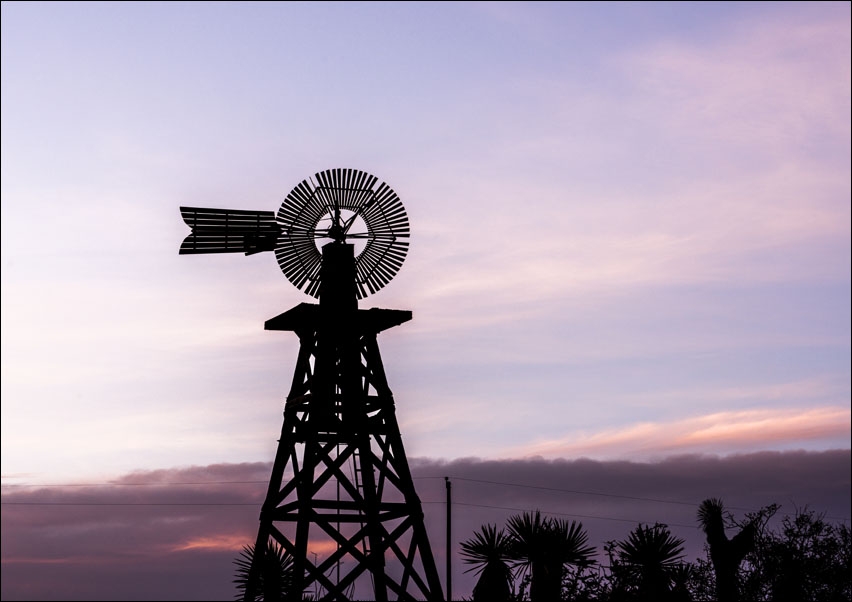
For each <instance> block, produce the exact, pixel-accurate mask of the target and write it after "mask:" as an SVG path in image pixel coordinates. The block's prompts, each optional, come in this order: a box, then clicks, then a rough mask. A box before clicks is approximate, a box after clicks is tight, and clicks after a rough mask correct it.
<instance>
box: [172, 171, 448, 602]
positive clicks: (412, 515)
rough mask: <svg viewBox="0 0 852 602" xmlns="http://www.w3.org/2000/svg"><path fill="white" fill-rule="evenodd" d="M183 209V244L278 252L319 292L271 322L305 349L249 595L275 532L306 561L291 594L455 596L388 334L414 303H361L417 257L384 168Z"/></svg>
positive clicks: (206, 249)
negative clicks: (251, 204) (243, 204)
mask: <svg viewBox="0 0 852 602" xmlns="http://www.w3.org/2000/svg"><path fill="white" fill-rule="evenodd" d="M181 214H182V215H183V219H184V221H185V222H186V223H187V225H189V227H190V228H191V229H192V233H191V234H190V235H189V236H187V237H186V239H185V240H184V241H183V244H182V245H181V249H180V253H182V254H189V253H245V254H247V255H248V254H252V253H257V252H261V251H274V252H275V255H276V257H277V259H278V263H279V265H280V267H281V269H282V271H283V272H284V274H285V275H286V276H287V278H288V279H289V280H290V281H291V282H292V283H293V284H294V285H295V286H296V287H297V288H300V289H304V291H305V292H306V293H308V294H310V295H312V296H314V297H317V298H319V304H312V303H301V304H299V305H297V306H296V307H294V308H292V309H290V310H289V311H287V312H284V313H283V314H281V315H279V316H277V317H275V318H272V319H270V320H268V321H267V322H266V325H265V328H266V329H267V330H286V331H292V332H295V333H296V335H297V336H298V337H299V343H300V349H299V355H298V358H297V360H296V369H295V372H294V375H293V383H292V386H291V388H290V392H289V394H288V395H287V401H286V403H285V408H284V424H283V426H282V429H281V438H280V439H279V443H278V451H277V453H276V456H275V461H274V463H273V467H272V475H271V477H270V481H269V488H268V491H267V494H266V500H265V502H264V504H263V507H262V509H261V513H260V527H259V529H258V534H257V541H256V544H255V548H254V550H255V551H254V555H253V558H252V565H251V569H250V572H249V577H248V583H247V587H246V591H245V597H244V599H245V600H254V599H255V596H256V594H259V593H260V592H259V589H260V584H261V583H262V574H261V573H262V570H263V569H262V568H261V567H263V566H264V554H265V553H266V550H267V546H268V543H269V542H270V541H275V542H277V543H278V544H279V545H280V546H281V547H282V548H283V549H284V550H286V551H287V552H289V553H290V554H291V555H292V557H293V560H294V569H293V578H292V585H291V586H290V587H289V589H288V591H289V599H292V600H301V599H302V595H303V593H304V594H313V593H316V594H318V596H319V597H320V598H321V599H325V600H349V599H352V598H353V597H359V598H364V596H365V595H369V594H366V591H369V592H370V594H372V595H373V596H374V599H375V600H382V601H383V600H388V599H399V600H413V599H426V600H442V599H443V594H442V591H441V584H440V581H439V579H438V573H437V569H436V566H435V562H434V558H433V556H432V550H431V547H430V545H429V539H428V536H427V533H426V529H425V526H424V522H423V511H422V506H421V503H420V499H419V498H418V497H417V493H416V491H415V489H414V482H413V480H412V478H411V473H410V471H409V467H408V461H407V459H406V456H405V450H404V448H403V445H402V438H401V436H400V431H399V425H398V423H397V420H396V411H395V404H394V399H393V394H392V393H391V390H390V388H389V386H388V382H387V378H386V376H385V372H384V367H383V364H382V359H381V355H380V353H379V347H378V343H377V340H376V337H377V335H378V334H379V333H380V332H382V331H384V330H387V329H388V328H391V327H393V326H397V325H399V324H402V323H404V322H406V321H408V320H410V319H411V312H409V311H400V310H390V309H375V308H374V309H359V308H358V300H359V299H362V298H364V297H366V296H367V295H368V294H371V293H374V292H376V291H378V290H379V289H381V288H382V287H383V286H384V285H385V284H387V283H388V282H389V281H390V280H391V278H393V277H394V275H395V274H396V273H397V271H398V270H399V268H400V266H401V265H402V262H403V261H404V259H405V255H406V253H407V250H408V242H407V239H408V236H409V226H408V217H407V215H406V213H405V208H404V207H403V206H402V203H401V202H400V200H399V198H398V197H397V195H396V194H395V193H394V192H393V190H391V189H390V188H389V187H388V186H387V185H386V184H384V183H379V182H378V180H377V178H376V177H375V176H372V175H370V174H367V173H365V172H361V171H357V170H351V169H335V170H328V171H324V172H320V173H317V174H316V180H315V181H313V180H305V181H303V182H301V183H300V184H299V185H297V186H296V187H295V188H294V189H293V191H291V192H290V194H289V195H288V196H287V198H286V199H285V200H284V202H283V204H282V205H281V208H280V209H279V211H278V213H277V215H275V214H273V213H272V212H266V211H238V210H223V209H202V208H192V207H181ZM322 241H328V242H325V244H322V246H321V247H320V246H318V244H317V243H318V242H322ZM317 550H319V551H317ZM309 556H313V559H312V558H310V557H309Z"/></svg>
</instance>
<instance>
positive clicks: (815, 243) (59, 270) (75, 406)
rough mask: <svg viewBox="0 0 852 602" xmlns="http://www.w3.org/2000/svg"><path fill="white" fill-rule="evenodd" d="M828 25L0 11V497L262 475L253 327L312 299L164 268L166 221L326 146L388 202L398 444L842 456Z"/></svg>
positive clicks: (781, 7)
mask: <svg viewBox="0 0 852 602" xmlns="http://www.w3.org/2000/svg"><path fill="white" fill-rule="evenodd" d="M850 12H852V8H850V4H849V3H847V2H840V3H820V2H809V3H804V2H802V3H795V2H789V3H787V2H785V3H772V2H737V3H699V2H694V3H693V2H691V3H669V2H665V3H633V2H631V3H556V2H546V3H535V2H525V3H513V2H495V3H387V2H380V3H359V2H346V3H267V2H257V3H254V2H240V3H231V2H223V3H195V2H192V3H189V2H187V3H178V2H169V3H147V2H146V3H103V2H98V3H78V2H65V3H41V2H27V3H23V2H3V4H2V42H1V43H2V82H0V83H2V88H0V90H1V91H0V94H2V173H0V176H2V177H0V191H1V192H2V220H0V228H2V236H1V237H0V245H1V246H2V253H0V268H2V271H0V276H1V277H2V325H1V326H2V328H0V333H2V334H0V336H2V350H0V351H2V392H1V394H2V421H0V425H2V454H1V455H2V483H3V486H4V496H6V492H7V491H10V492H14V491H18V489H15V488H17V487H20V486H25V485H32V484H45V483H47V484H51V483H52V484H70V483H80V482H83V483H86V482H88V483H92V482H94V483H97V482H107V481H111V480H113V479H116V478H119V477H121V478H125V477H124V476H122V475H127V474H134V473H135V471H143V472H142V473H141V474H145V475H150V474H159V473H157V471H172V472H169V473H168V474H189V473H192V472H193V471H198V470H200V469H199V468H197V467H206V466H254V467H257V466H260V467H261V468H262V470H260V469H258V470H257V472H259V473H265V471H266V469H267V464H266V463H268V462H269V461H271V459H272V458H273V455H274V451H275V446H276V439H277V437H278V434H279V431H280V427H281V411H282V406H283V400H284V397H285V396H286V394H287V391H288V388H289V385H290V380H291V378H292V370H293V366H294V362H295V358H296V353H297V351H298V343H297V339H296V337H295V336H293V335H292V334H291V333H282V332H267V331H264V330H263V323H264V321H265V320H267V319H269V318H271V317H273V316H275V315H278V314H279V313H281V312H283V311H285V310H287V309H289V308H290V307H292V306H294V305H296V304H298V303H301V302H306V301H310V298H308V297H307V296H305V295H304V294H303V293H301V292H299V291H298V290H296V289H295V288H293V287H292V286H291V285H290V283H289V282H288V281H287V279H286V278H285V277H284V276H283V275H282V274H281V272H280V270H279V268H278V266H277V265H276V262H275V257H274V256H273V255H272V254H271V253H265V254H258V255H253V256H249V257H246V256H240V255H210V256H179V255H178V248H179V246H180V243H181V241H182V240H183V238H184V236H186V234H187V233H188V229H187V227H186V226H185V225H184V223H183V222H182V220H181V218H180V213H179V210H178V208H179V207H180V206H182V205H187V206H199V207H221V208H233V209H254V210H265V211H275V210H277V208H278V207H279V206H280V204H281V202H282V201H283V199H284V197H285V196H286V195H287V193H288V192H289V191H290V190H291V189H292V188H293V187H294V186H295V185H296V184H297V183H299V182H301V181H302V180H304V179H306V178H308V177H310V176H312V175H313V174H314V173H316V172H318V171H321V170H325V169H329V168H335V167H347V168H354V169H360V170H363V171H367V172H369V173H372V174H374V175H376V176H377V177H378V178H380V179H381V180H383V181H385V182H387V183H388V184H389V185H390V186H391V187H392V188H393V189H394V190H395V191H396V192H397V193H398V194H399V196H400V198H401V199H402V201H403V203H404V204H405V206H406V209H407V211H408V214H409V218H410V220H411V225H412V238H411V250H410V253H409V256H408V258H407V260H406V262H405V265H404V266H403V267H402V269H401V271H400V272H399V274H398V275H397V277H396V278H395V279H394V280H393V281H392V282H391V283H390V284H389V285H388V286H387V287H385V288H384V289H383V290H381V291H380V292H379V293H378V294H376V295H374V296H371V297H368V298H367V299H366V300H364V301H362V302H361V306H362V307H374V306H375V307H385V308H393V309H407V310H411V311H412V312H413V315H414V318H413V320H412V321H411V322H409V323H407V324H405V325H403V326H400V327H399V328H396V329H393V330H391V331H389V332H386V333H383V334H382V335H381V336H380V337H379V344H380V347H381V350H382V353H383V358H384V362H385V367H386V369H387V372H388V379H389V382H390V386H391V388H392V389H393V392H394V395H395V398H396V403H397V412H398V416H399V419H400V424H401V429H402V434H403V439H404V442H405V446H406V451H407V453H408V456H409V457H410V458H415V459H419V460H418V461H420V462H423V463H425V465H426V466H438V467H442V466H445V464H442V462H444V461H446V462H450V464H447V465H446V466H460V465H459V464H458V462H465V461H467V460H464V459H466V458H480V459H483V460H489V461H491V460H493V461H498V460H499V461H502V462H508V463H512V462H524V461H532V460H530V459H531V458H535V457H541V458H543V459H545V460H549V461H554V462H557V463H558V462H562V461H563V460H564V461H566V462H573V461H577V459H579V458H589V459H591V460H593V461H595V462H613V461H620V460H625V459H630V460H633V461H640V462H645V463H649V465H650V464H653V465H655V466H656V465H659V466H663V465H664V463H665V462H668V461H669V460H667V459H669V458H672V457H681V456H683V455H684V454H690V457H693V458H706V457H720V458H739V457H740V456H739V455H738V454H753V453H757V452H766V451H775V452H780V451H788V452H791V451H792V450H805V451H807V452H812V453H827V451H828V450H838V449H839V450H845V451H846V456H845V457H846V458H847V460H844V461H839V460H838V461H836V462H835V461H834V460H833V462H834V464H832V465H833V466H841V468H843V467H846V468H848V450H849V448H850V420H852V417H850V402H852V386H850V380H852V375H850V362H852V342H850V328H851V327H850V314H852V295H850V286H851V285H850V271H852V260H850V256H852V251H850V249H851V248H852V244H850V240H852V236H850V221H852V220H851V219H850V218H851V217H852V216H850V198H852V181H851V180H852V178H851V177H850V162H852V152H850V138H852V118H850V114H852V102H850V88H851V87H852V78H850V63H852V59H850V47H852V43H851V42H850V31H852V18H850ZM743 457H745V456H743ZM784 457H786V456H784ZM818 457H820V458H821V457H823V456H818ZM826 457H827V456H826ZM832 457H833V456H832ZM453 462H456V464H453ZM844 462H845V464H844ZM661 463H663V464H661ZM735 463H736V462H735ZM512 466H516V465H515V464H512ZM193 467H195V468H193ZM846 468H843V471H845V475H846V476H845V477H844V478H846V480H845V481H843V480H842V479H841V480H840V481H837V483H839V485H838V489H837V490H834V493H832V495H831V496H826V497H832V496H833V497H832V499H834V500H835V501H836V500H837V499H839V498H838V494H837V491H841V492H843V491H845V495H846V498H845V499H846V502H845V506H843V504H840V506H839V507H840V508H843V507H845V508H846V515H845V518H847V519H848V492H849V481H848V470H846ZM732 470H733V469H732ZM181 471H183V472H181ZM217 474H218V473H217ZM471 474H473V473H471ZM476 474H480V473H476ZM518 474H520V475H523V474H524V473H523V472H522V471H521V472H519V473H518ZM802 474H805V472H803V473H802ZM832 474H834V473H832ZM530 475H532V473H530ZM528 476H529V475H528ZM541 478H542V479H548V478H552V477H549V476H546V475H544V473H542V475H541ZM613 479H614V480H613V481H612V483H613V487H615V483H616V481H617V480H618V479H617V477H613ZM661 482H662V481H661ZM744 482H745V481H744ZM527 483H528V484H533V485H534V484H535V483H532V481H530V480H528V481H527ZM418 486H419V485H418ZM575 486H576V487H578V488H582V487H581V486H582V483H579V484H576V483H575ZM596 487H598V490H602V491H612V490H610V489H607V486H606V484H604V483H597V484H596ZM803 490H805V491H814V490H813V489H806V488H805V489H803ZM785 491H787V490H784V489H782V488H778V489H773V490H772V494H771V496H770V497H772V499H767V500H766V503H771V502H775V501H779V498H784V496H785V495H786V496H788V497H790V496H793V493H792V492H791V491H787V493H785ZM439 493H440V492H439ZM652 493H653V492H645V493H644V494H643V495H647V496H649V497H659V496H655V495H652ZM628 494H630V493H629V492H628ZM714 494H715V491H707V492H706V493H698V492H689V493H688V495H690V496H692V497H690V498H689V499H690V500H693V499H696V498H699V497H700V496H702V495H706V496H709V495H714ZM661 495H662V494H661ZM671 495H672V496H676V495H679V493H678V492H676V491H672V492H671ZM684 495H687V494H684ZM433 497H434V496H433ZM841 497H842V495H841ZM4 499H6V498H5V497H4ZM252 499H254V498H252ZM424 499H426V498H424ZM486 499H487V498H486ZM699 501H700V500H699ZM801 501H802V502H803V503H814V502H815V500H807V499H806V500H801ZM517 503H519V504H520V503H521V502H517ZM523 503H527V502H526V501H525V502H523ZM748 503H749V504H758V505H759V504H760V503H763V502H761V501H759V500H749V501H748ZM10 512H11V510H10V509H8V508H7V507H6V506H4V510H3V516H4V521H5V520H6V517H8V516H11V515H10V514H9V513H10ZM613 512H615V511H614V510H613ZM834 512H835V514H836V513H837V512H839V510H836V509H835V510H834ZM250 514H251V518H250V519H246V522H245V524H246V525H253V524H256V523H254V522H253V521H255V520H256V513H255V511H254V510H253V509H251V510H250ZM66 518H67V517H66ZM841 518H844V517H841ZM9 520H11V519H9ZM63 520H65V519H63ZM69 520H70V519H69ZM164 520H165V519H164ZM169 520H171V519H169ZM643 520H645V519H643ZM648 520H651V519H650V518H648ZM684 520H685V519H684ZM38 523H39V521H35V522H34V523H33V524H38ZM71 523H73V521H71ZM4 525H5V523H4ZM18 526H20V525H18ZM251 528H253V527H248V528H247V529H244V530H243V531H239V534H240V535H241V536H244V537H245V536H246V533H245V531H251ZM72 530H73V529H72ZM3 532H4V533H5V532H6V527H5V526H4V528H3ZM234 533H236V531H226V532H223V533H219V534H218V536H221V537H229V536H232V535H234ZM204 535H205V532H203V531H200V532H199V534H196V535H192V534H188V535H187V537H186V539H185V541H184V540H182V541H184V543H186V542H195V544H193V545H195V546H196V548H198V547H201V548H203V547H204V545H205V544H204V541H203V537H202V536H204ZM235 537H236V536H235ZM248 537H249V538H250V537H252V535H248ZM239 539H240V538H239V537H237V538H236V539H233V540H228V541H229V542H230V543H229V544H228V546H230V547H228V546H226V547H228V553H229V554H232V552H233V550H235V549H239V547H240V545H241V544H238V543H235V542H236V541H237V540H239ZM21 541H33V540H32V539H30V538H29V536H28V535H26V534H25V535H24V536H22V537H21ZM240 541H241V540H240ZM8 542H11V540H10V539H6V536H5V535H4V562H6V558H7V557H6V556H5V555H6V554H7V553H8V554H14V553H16V552H14V551H13V550H12V548H11V547H7V543H8ZM9 545H10V546H11V543H10V544H9ZM162 545H166V544H162ZM168 545H171V546H173V545H177V544H175V543H174V542H170V543H169V544H168ZM181 545H183V544H181ZM186 545H190V544H188V543H186ZM193 549H195V548H193ZM10 562H11V560H10ZM39 562H42V561H41V560H39ZM47 562H48V561H47V560H44V563H47ZM202 564H203V563H202ZM32 566H36V565H32ZM39 566H41V565H39ZM6 574H7V572H6V569H5V565H4V580H5V579H6ZM4 586H5V585H4ZM16 591H17V590H16ZM19 593H20V592H19ZM20 595H24V594H20ZM29 595H30V596H32V597H34V598H35V599H43V597H44V596H47V595H48V594H46V593H44V592H39V593H35V594H33V593H30V594H29ZM79 595H80V596H81V599H93V598H91V597H86V596H91V595H92V594H91V592H85V593H81V594H79ZM108 595H117V594H113V593H109V594H108ZM152 595H153V594H152ZM175 595H176V594H175V593H174V592H171V593H166V594H162V596H163V597H164V598H166V599H168V598H169V596H175ZM229 595H230V593H229ZM39 596H42V597H39ZM226 597H228V596H226ZM4 598H5V594H4Z"/></svg>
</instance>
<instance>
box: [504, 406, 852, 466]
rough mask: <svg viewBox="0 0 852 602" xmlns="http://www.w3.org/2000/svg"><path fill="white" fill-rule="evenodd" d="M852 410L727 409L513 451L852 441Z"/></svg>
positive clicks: (646, 450) (603, 451)
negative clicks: (851, 426)
mask: <svg viewBox="0 0 852 602" xmlns="http://www.w3.org/2000/svg"><path fill="white" fill-rule="evenodd" d="M851 416H852V411H850V409H849V407H843V406H826V407H820V408H813V409H801V408H793V409H787V408H782V409H752V410H740V411H725V412H716V413H712V414H705V415H701V416H693V417H689V418H684V419H680V420H671V421H661V422H641V423H636V424H632V425H628V426H624V427H622V428H618V429H607V430H604V431H601V432H598V433H591V434H589V433H572V434H570V435H566V436H565V437H561V438H559V439H551V440H545V441H538V442H535V443H531V444H529V445H526V446H523V447H521V448H518V449H515V450H513V452H514V453H517V454H518V455H526V456H544V457H577V456H584V455H591V456H595V457H610V458H615V457H631V458H633V457H637V455H638V456H641V457H656V456H660V455H669V454H672V453H695V452H698V453H730V452H733V451H742V450H750V449H755V448H757V447H760V448H766V447H784V446H789V445H790V444H801V443H803V442H818V441H827V440H832V439H840V438H843V437H846V438H848V437H849V435H850V431H851V430H852V429H850V417H851Z"/></svg>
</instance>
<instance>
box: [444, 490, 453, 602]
mask: <svg viewBox="0 0 852 602" xmlns="http://www.w3.org/2000/svg"><path fill="white" fill-rule="evenodd" d="M444 480H445V481H446V482H447V602H452V599H453V556H452V548H453V539H452V534H453V511H452V508H453V496H452V492H453V484H452V483H450V477H444Z"/></svg>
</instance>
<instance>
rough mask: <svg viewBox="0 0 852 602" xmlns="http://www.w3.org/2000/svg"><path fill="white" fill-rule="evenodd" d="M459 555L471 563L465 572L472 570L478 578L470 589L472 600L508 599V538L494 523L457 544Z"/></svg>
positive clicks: (509, 553)
mask: <svg viewBox="0 0 852 602" xmlns="http://www.w3.org/2000/svg"><path fill="white" fill-rule="evenodd" d="M461 549H462V552H461V557H462V560H463V561H464V562H465V563H467V564H472V565H473V566H472V567H471V568H469V569H468V570H467V571H465V572H470V571H474V575H479V579H478V580H477V582H476V585H475V586H474V588H473V600H474V602H480V601H483V602H487V601H493V602H507V601H508V600H511V598H512V590H513V587H512V571H511V569H510V568H509V561H510V560H511V558H512V541H511V539H510V538H509V536H508V535H506V533H505V531H503V530H502V529H500V530H499V531H498V530H497V526H496V525H483V526H482V527H481V529H480V530H479V531H477V532H474V534H473V537H472V538H470V539H468V540H467V541H465V542H462V544H461Z"/></svg>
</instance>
